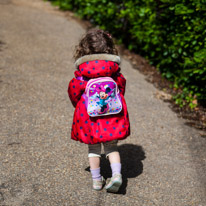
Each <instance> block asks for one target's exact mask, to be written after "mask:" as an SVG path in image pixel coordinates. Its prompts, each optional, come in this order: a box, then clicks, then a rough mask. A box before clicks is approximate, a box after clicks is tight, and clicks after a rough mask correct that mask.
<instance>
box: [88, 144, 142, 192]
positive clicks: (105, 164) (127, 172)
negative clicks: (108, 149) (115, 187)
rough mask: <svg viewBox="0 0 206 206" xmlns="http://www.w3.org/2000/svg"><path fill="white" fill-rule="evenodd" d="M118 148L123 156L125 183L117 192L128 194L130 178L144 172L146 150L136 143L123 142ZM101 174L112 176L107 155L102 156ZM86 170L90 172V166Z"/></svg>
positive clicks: (106, 176) (105, 176)
mask: <svg viewBox="0 0 206 206" xmlns="http://www.w3.org/2000/svg"><path fill="white" fill-rule="evenodd" d="M118 150H119V153H120V156H121V163H122V178H123V183H122V186H121V188H120V190H119V192H118V193H117V194H122V195H125V194H126V188H127V182H128V178H135V177H137V176H139V175H140V174H142V172H143V163H142V160H144V159H145V158H146V157H145V152H144V150H143V148H142V146H139V145H134V144H123V145H120V146H118ZM100 167H101V175H102V176H103V177H104V178H105V179H108V178H110V177H111V176H112V171H111V168H110V164H109V160H108V159H106V157H105V155H102V157H101V165H100ZM85 170H86V171H88V172H90V168H89V167H87V168H86V169H85Z"/></svg>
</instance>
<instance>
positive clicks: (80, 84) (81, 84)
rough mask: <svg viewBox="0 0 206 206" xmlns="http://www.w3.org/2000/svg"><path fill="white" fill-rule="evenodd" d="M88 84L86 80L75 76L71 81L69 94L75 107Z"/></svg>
mask: <svg viewBox="0 0 206 206" xmlns="http://www.w3.org/2000/svg"><path fill="white" fill-rule="evenodd" d="M86 84H87V82H86V81H82V80H78V79H76V78H73V79H72V80H71V81H70V82H69V86H68V94H69V98H70V100H71V102H72V104H73V106H74V107H76V105H77V103H78V101H79V100H80V98H81V96H82V94H83V93H84V90H85V87H86Z"/></svg>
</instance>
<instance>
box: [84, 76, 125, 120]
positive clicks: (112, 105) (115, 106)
mask: <svg viewBox="0 0 206 206" xmlns="http://www.w3.org/2000/svg"><path fill="white" fill-rule="evenodd" d="M83 97H84V99H85V105H86V108H87V113H88V115H89V116H91V117H96V116H103V115H112V114H118V113H119V112H121V110H122V101H121V96H120V93H119V88H118V86H117V84H116V82H115V81H114V80H113V79H112V78H111V77H100V78H96V79H90V80H89V81H88V83H87V86H86V89H85V93H84V94H83Z"/></svg>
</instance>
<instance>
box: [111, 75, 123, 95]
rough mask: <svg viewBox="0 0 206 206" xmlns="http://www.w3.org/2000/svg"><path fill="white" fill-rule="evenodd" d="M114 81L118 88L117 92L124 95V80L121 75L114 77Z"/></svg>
mask: <svg viewBox="0 0 206 206" xmlns="http://www.w3.org/2000/svg"><path fill="white" fill-rule="evenodd" d="M114 81H115V82H116V83H117V85H118V87H119V91H120V93H121V94H122V95H124V93H125V87H126V79H125V78H124V76H123V75H122V74H121V73H118V74H117V75H116V76H115V77H114Z"/></svg>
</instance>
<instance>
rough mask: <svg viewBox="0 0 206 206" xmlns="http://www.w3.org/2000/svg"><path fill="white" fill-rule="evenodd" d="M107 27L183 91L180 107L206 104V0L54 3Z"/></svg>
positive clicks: (55, 0) (59, 0) (63, 0)
mask: <svg viewBox="0 0 206 206" xmlns="http://www.w3.org/2000/svg"><path fill="white" fill-rule="evenodd" d="M50 1H52V2H53V4H55V5H58V6H59V7H60V8H61V9H63V10H72V11H74V12H75V13H77V14H78V15H79V16H80V17H81V18H84V19H87V20H89V21H90V22H91V23H93V24H95V25H99V26H100V28H102V29H106V30H107V31H109V32H110V33H111V34H112V35H113V36H115V37H116V38H117V39H118V41H119V42H120V43H124V44H125V45H126V46H127V47H128V48H129V49H130V50H132V51H134V52H136V53H138V54H140V55H142V56H144V57H146V58H147V59H148V60H149V61H150V63H151V64H153V65H155V66H156V67H157V68H158V69H159V71H160V72H161V73H162V75H163V76H164V77H166V78H167V79H169V80H171V81H172V82H174V85H173V87H175V88H180V91H181V92H180V93H178V94H177V95H176V96H174V98H175V100H176V103H178V104H179V105H180V106H184V105H185V104H189V105H190V107H194V106H196V105H195V104H194V101H193V100H194V99H197V100H198V102H199V103H203V102H205V100H206V61H205V57H206V44H205V43H206V0H135V1H132V0H128V1H126V0H114V1H110V0H75V1H73V0H50Z"/></svg>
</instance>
